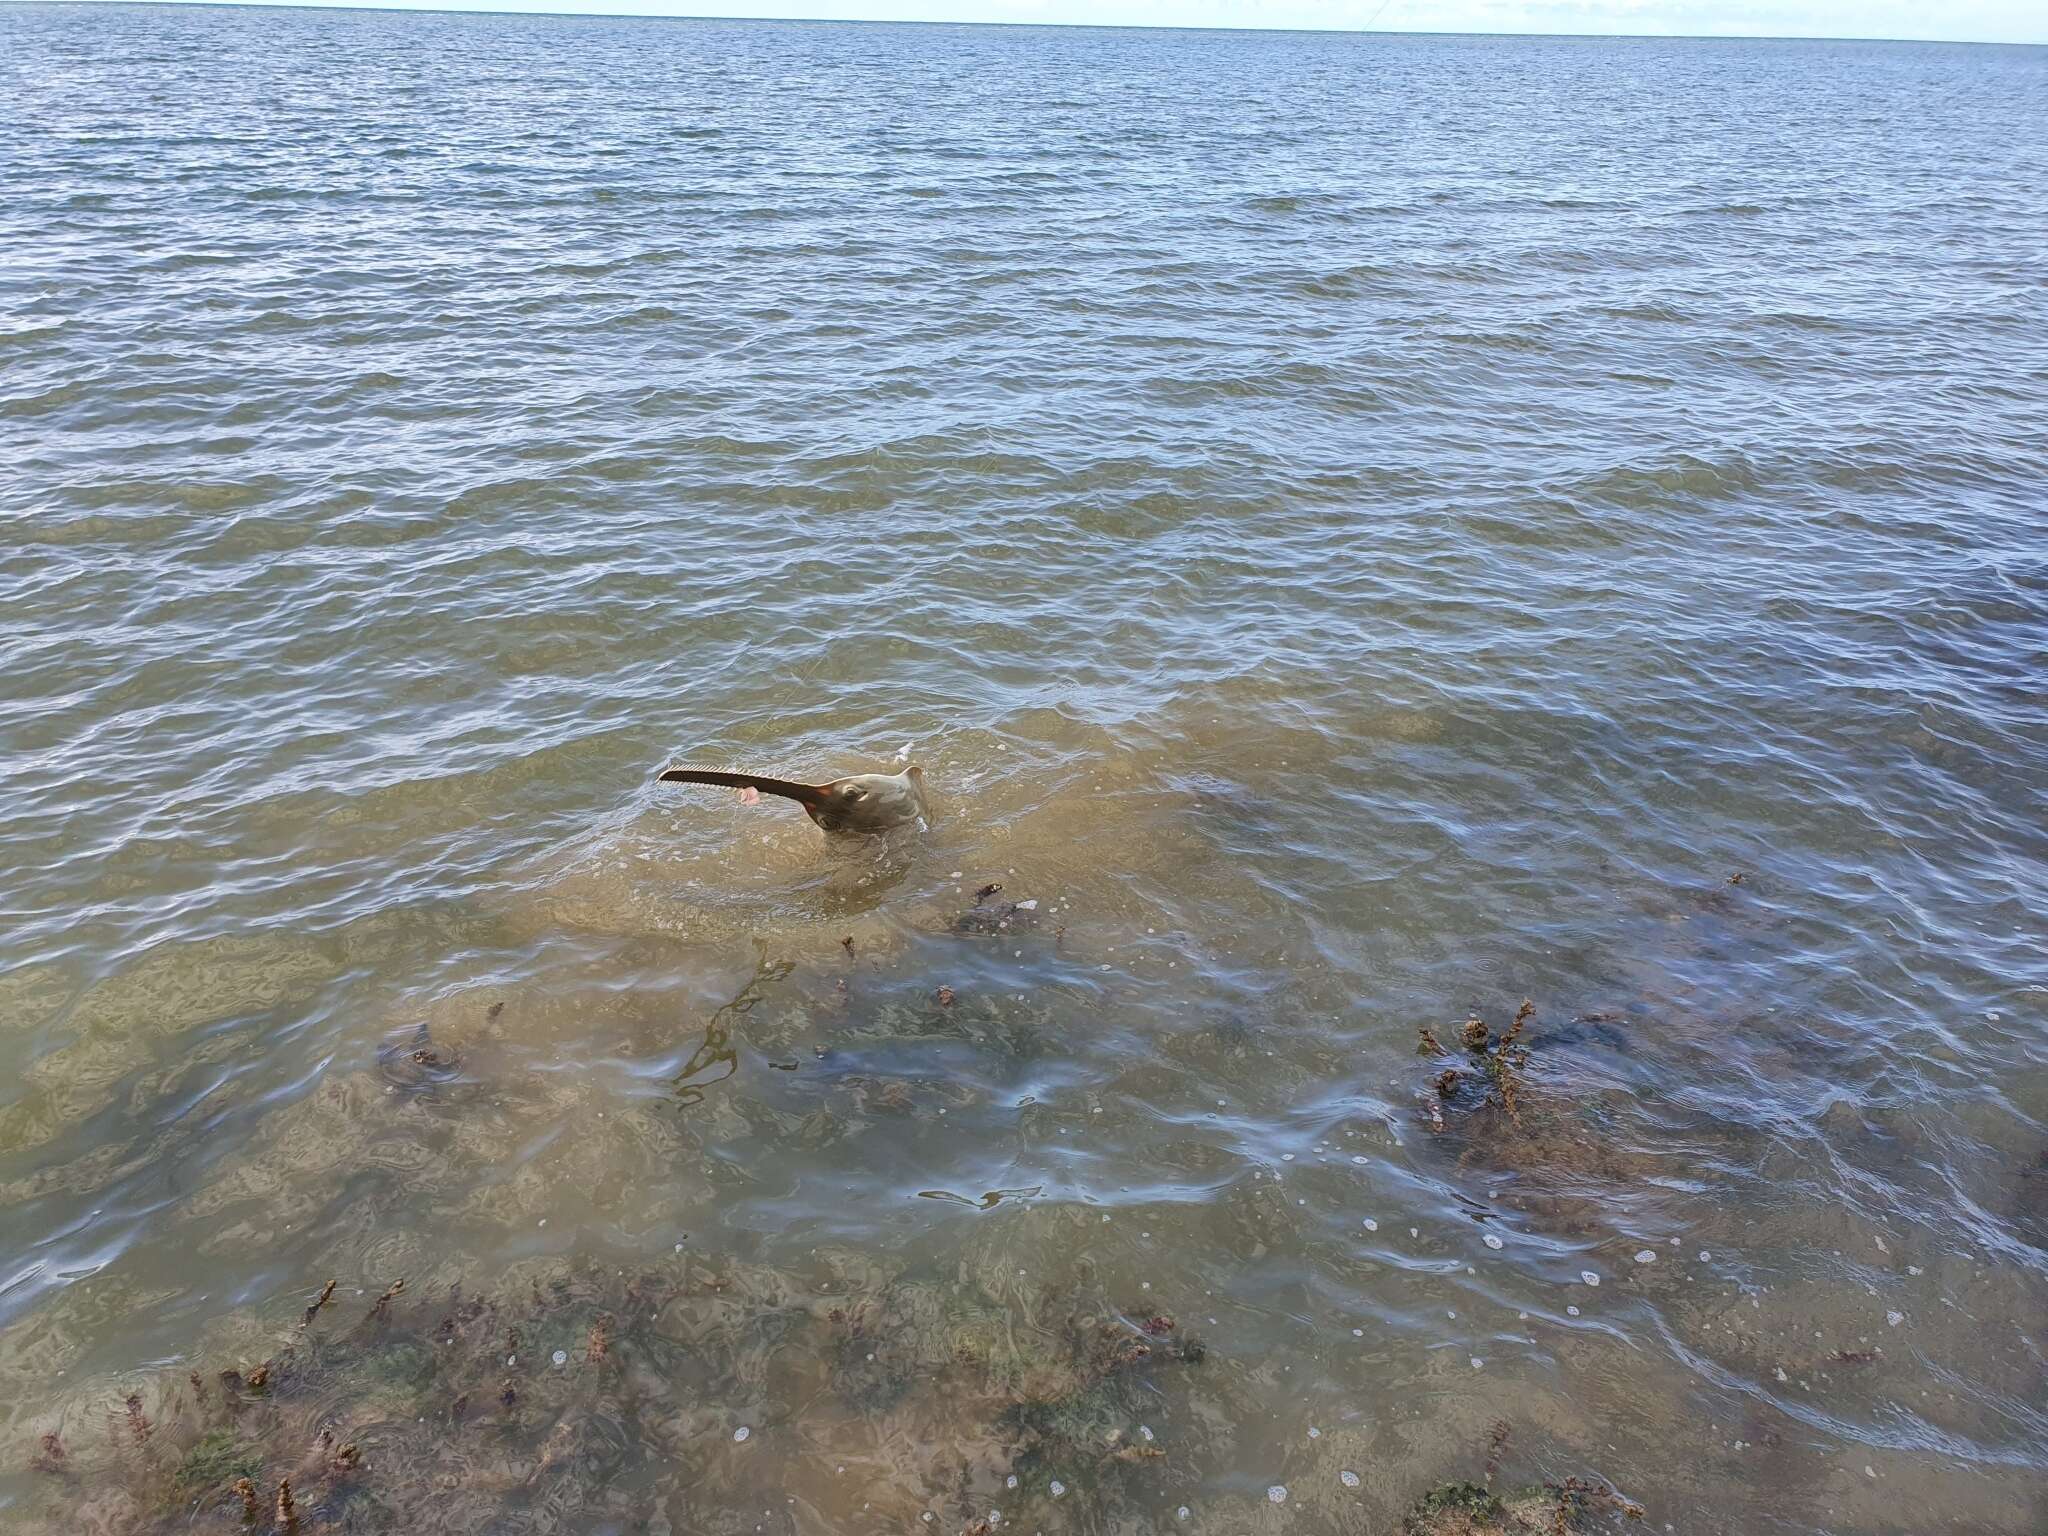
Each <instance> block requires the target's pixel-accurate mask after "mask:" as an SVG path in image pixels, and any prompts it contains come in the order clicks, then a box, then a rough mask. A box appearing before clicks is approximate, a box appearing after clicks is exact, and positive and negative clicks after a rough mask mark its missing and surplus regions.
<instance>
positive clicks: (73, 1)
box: [0, 0, 2048, 49]
mask: <svg viewBox="0 0 2048 1536" xmlns="http://www.w3.org/2000/svg"><path fill="white" fill-rule="evenodd" d="M38 8H53V9H75V10H91V9H96V8H101V9H149V10H232V11H249V10H263V11H370V12H382V13H387V14H393V15H408V16H520V17H543V18H546V17H553V18H560V19H563V20H582V21H680V22H755V23H762V24H767V25H776V26H849V27H946V28H973V27H999V28H1003V29H1005V30H1010V31H1042V32H1162V33H1165V32H1199V33H1215V34H1220V35H1225V36H1259V35H1266V36H1274V37H1401V38H1444V39H1450V38H1462V39H1471V40H1474V41H1480V40H1488V39H1510V38H1511V39H1528V40H1534V41H1548V42H1561V43H1562V42H1594V43H1627V42H1645V43H1688V42H1691V43H1851V44H1858V45H1869V46H1874V47H1889V46H1909V47H1956V48H2024V49H2043V48H2048V39H2043V40H2041V41H2018V40H2014V39H2010V38H1987V37H1852V36H1847V35H1844V34H1840V33H1822V32H1574V31H1558V32H1542V31H1525V32H1482V31H1457V30H1443V29H1439V28H1433V27H1402V26H1399V25H1388V26H1379V25H1366V26H1360V27H1284V26H1279V27H1235V26H1220V25H1210V24H1203V23H1200V22H1175V23H1166V22H1143V21H1129V22H1084V21H1012V20H999V19H987V20H973V21H967V20H957V19H942V18H934V17H924V16H764V15H758V14H741V13H738V12H719V11H653V10H648V11H618V10H603V9H596V8H584V7H576V6H559V5H535V6H528V7H518V6H514V7H507V6H504V5H494V4H485V5H461V4H455V5H449V4H436V5H393V4H382V3H378V0H289V3H288V0H0V10H30V9H38Z"/></svg>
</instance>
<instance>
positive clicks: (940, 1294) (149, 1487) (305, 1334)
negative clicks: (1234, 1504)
mask: <svg viewBox="0 0 2048 1536" xmlns="http://www.w3.org/2000/svg"><path fill="white" fill-rule="evenodd" d="M338 1289H339V1288H338V1287H337V1285H335V1284H333V1283H330V1284H329V1285H328V1286H326V1287H325V1288H324V1289H323V1290H322V1292H321V1293H320V1295H319V1296H318V1297H316V1298H313V1299H312V1300H310V1302H309V1304H308V1305H307V1306H306V1308H305V1310H304V1312H303V1314H302V1316H301V1317H300V1320H299V1322H298V1324H297V1326H296V1327H294V1328H292V1329H291V1330H289V1332H288V1333H286V1334H285V1335H283V1336H281V1337H280V1338H279V1339H278V1341H277V1345H276V1348H275V1350H274V1351H273V1352H272V1353H270V1354H269V1355H267V1356H266V1357H265V1358H263V1359H260V1360H240V1361H235V1362H231V1363H230V1362H219V1363H215V1364H214V1365H213V1366H212V1367H211V1368H210V1369H207V1370H191V1371H189V1372H186V1373H184V1374H183V1375H177V1374H166V1375H165V1376H164V1377H163V1378H162V1379H160V1380H155V1381H152V1382H149V1383H147V1384H145V1385H141V1386H138V1387H136V1388H135V1389H134V1390H132V1391H130V1392H129V1393H127V1394H126V1395H125V1396H124V1397H123V1398H121V1399H120V1400H119V1401H118V1402H116V1403H113V1404H109V1405H107V1407H106V1409H105V1413H104V1422H102V1423H94V1422H92V1421H91V1419H90V1418H88V1417H85V1416H83V1415H74V1416H73V1420H72V1421H71V1422H66V1423H63V1424H60V1425H58V1426H56V1427H53V1428H50V1429H48V1430H45V1431H44V1432H43V1433H42V1435H41V1439H40V1442H39V1449H38V1451H37V1453H36V1455H35V1458H34V1461H33V1467H34V1470H35V1471H36V1472H37V1473H39V1474H40V1477H39V1483H40V1489H41V1495H42V1497H41V1503H40V1506H39V1507H38V1508H36V1509H34V1510H32V1511H30V1512H29V1513H28V1521H27V1524H26V1525H25V1526H24V1527H23V1528H24V1529H25V1530H28V1531H37V1532H51V1533H55V1532H60V1531H61V1532H67V1533H69V1532H80V1533H108V1536H113V1533H134V1536H162V1533H169V1532H173V1531H179V1532H195V1531H196V1532H208V1531H217V1532H222V1533H226V1532H249V1531H266V1532H268V1531H275V1532H284V1533H292V1536H300V1533H303V1536H313V1533H316V1532H333V1533H342V1532H371V1531H415V1530H426V1529H436V1530H439V1529H447V1530H481V1529H485V1528H489V1529H492V1530H525V1529H534V1530H539V1529H581V1528H585V1525H586V1523H592V1522H597V1521H599V1520H608V1521H626V1522H629V1523H644V1522H646V1521H649V1520H653V1519H654V1518H656V1516H657V1515H661V1514H664V1513H665V1514H666V1517H667V1518H669V1519H670V1520H672V1521H675V1522H678V1523H677V1528H685V1527H687V1528H691V1529H699V1530H707V1531H719V1530H724V1529H726V1528H727V1527H728V1525H730V1526H731V1528H732V1529H735V1530H739V1529H750V1528H751V1523H752V1522H751V1521H749V1522H747V1523H746V1524H745V1525H744V1526H743V1525H742V1524H740V1523H739V1516H740V1515H741V1514H742V1513H744V1512H746V1511H748V1510H752V1511H754V1512H755V1513H754V1519H756V1520H757V1519H758V1518H759V1516H758V1510H759V1507H760V1501H761V1498H762V1496H763V1495H764V1494H765V1493H766V1492H768V1491H770V1490H772V1489H774V1488H776V1487H779V1486H780V1483H781V1477H780V1476H778V1475H775V1472H774V1470H773V1469H774V1468H775V1467H776V1465H777V1464H776V1463H775V1462H774V1461H773V1459H772V1458H770V1459H766V1460H763V1461H762V1462H761V1463H760V1465H761V1466H762V1468H763V1473H762V1476H763V1477H764V1478H765V1479H766V1481H765V1482H764V1483H763V1484H762V1485H760V1486H755V1487H752V1488H749V1487H748V1486H747V1485H746V1483H745V1481H744V1480H743V1479H735V1478H734V1476H733V1474H732V1473H731V1471H730V1469H729V1468H726V1467H723V1466H722V1464H721V1462H720V1458H721V1457H722V1456H723V1457H730V1456H731V1454H732V1452H733V1451H734V1450H735V1449H736V1448H737V1447H740V1446H744V1445H745V1444H746V1442H747V1441H748V1440H749V1439H753V1438H755V1437H756V1436H767V1435H771V1434H773V1433H774V1432H775V1431H776V1430H777V1428H778V1427H779V1425H780V1423H781V1422H784V1421H788V1422H795V1419H796V1405H799V1404H801V1405H803V1406H804V1413H803V1415H802V1423H803V1426H804V1432H803V1434H802V1437H801V1438H802V1439H803V1440H804V1442H805V1443H806V1459H807V1460H809V1459H818V1460H823V1459H831V1458H835V1457H836V1458H843V1461H842V1462H841V1464H839V1465H838V1469H837V1470H838V1472H839V1473H840V1474H842V1475H843V1474H845V1473H846V1472H847V1470H848V1468H847V1466H846V1465H845V1464H844V1463H845V1462H846V1461H852V1460H853V1459H854V1458H855V1457H856V1456H857V1455H863V1454H864V1453H866V1452H868V1451H870V1450H871V1449H872V1447H873V1446H874V1445H875V1444H877V1443H879V1444H882V1445H885V1446H886V1445H890V1444H892V1443H894V1444H897V1445H914V1446H915V1447H916V1449H915V1450H914V1451H912V1452H909V1453H905V1454H899V1455H897V1456H895V1457H894V1458H893V1460H891V1461H890V1462H889V1463H888V1464H886V1465H883V1464H877V1463H876V1462H875V1461H874V1458H873V1457H872V1456H871V1455H870V1456H868V1457H867V1459H866V1461H865V1462H864V1464H863V1465H861V1466H860V1467H858V1468H857V1469H856V1471H855V1478H854V1479H853V1480H852V1481H851V1482H850V1484H849V1486H851V1487H855V1488H857V1489H858V1492H859V1497H860V1499H861V1501H862V1503H861V1507H862V1508H863V1509H864V1510H869V1511H870V1512H872V1513H874V1514H876V1515H879V1516H881V1517H882V1518H883V1520H884V1521H885V1522H887V1521H890V1520H891V1519H892V1517H893V1520H894V1521H895V1522H898V1523H899V1528H908V1522H910V1521H913V1520H916V1521H919V1522H920V1528H923V1527H926V1526H932V1525H934V1524H935V1522H936V1521H937V1520H938V1519H939V1518H941V1517H939V1516H937V1515H935V1514H932V1513H931V1512H932V1511H934V1510H937V1509H948V1510H960V1511H972V1510H974V1509H987V1508H990V1507H992V1505H993V1503H994V1502H996V1501H1001V1500H1004V1499H1007V1500H1008V1501H1010V1502H1011V1503H1013V1504H1014V1503H1019V1502H1022V1501H1025V1500H1029V1499H1032V1498H1044V1497H1048V1496H1049V1497H1058V1496H1060V1495H1061V1494H1063V1493H1064V1492H1065V1491H1066V1490H1067V1489H1068V1488H1069V1487H1071V1488H1073V1489H1076V1490H1082V1489H1089V1488H1096V1489H1100V1488H1101V1487H1102V1486H1103V1485H1104V1484H1106V1483H1107V1482H1109V1481H1111V1480H1113V1479H1117V1478H1120V1477H1123V1476H1127V1475H1130V1474H1132V1473H1133V1472H1134V1471H1135V1470H1136V1469H1139V1468H1142V1467H1144V1466H1145V1465H1147V1464H1149V1463H1154V1462H1161V1461H1164V1460H1165V1459H1166V1458H1167V1457H1168V1456H1169V1455H1170V1454H1171V1448H1170V1447H1169V1446H1166V1445H1163V1444H1158V1443H1155V1439H1154V1436H1153V1434H1152V1432H1151V1431H1150V1430H1149V1429H1146V1428H1144V1427H1143V1426H1142V1425H1141V1422H1140V1416H1141V1413H1143V1412H1145V1411H1147V1409H1148V1404H1149V1411H1150V1412H1151V1413H1152V1414H1153V1415H1155V1416H1156V1415H1157V1413H1158V1411H1159V1393H1160V1392H1161V1391H1162V1390H1164V1389H1165V1388H1166V1386H1167V1384H1168V1383H1169V1381H1170V1379H1171V1376H1172V1374H1173V1373H1175V1372H1178V1371H1183V1370H1188V1369H1192V1368H1195V1367H1198V1366H1199V1365H1200V1364H1201V1363H1202V1361H1203V1360H1204V1359H1205V1358H1206V1356H1207V1352H1208V1351H1207V1346H1206V1345H1205V1344H1204V1343H1203V1342H1202V1341H1201V1340H1199V1339H1197V1338H1194V1337H1192V1336H1190V1335H1189V1334H1187V1333H1185V1332H1184V1331H1183V1330H1182V1329H1181V1328H1180V1326H1179V1325H1178V1323H1177V1322H1176V1321H1175V1320H1174V1319H1172V1318H1169V1317H1164V1316H1160V1315H1156V1314H1134V1315H1131V1316H1125V1315H1124V1314H1122V1313H1120V1312H1118V1311H1116V1310H1114V1309H1113V1308H1089V1307H1085V1306H1082V1305H1080V1304H1079V1303H1078V1302H1077V1300H1076V1299H1075V1298H1073V1297H1071V1296H1066V1295H1061V1294H1056V1293H1053V1292H1046V1293H1042V1294H1040V1295H1039V1296H1038V1297H1037V1298H1036V1299H1035V1301H1034V1302H1033V1303H1032V1304H1029V1305H1027V1306H1025V1307H1023V1308H1021V1309H1020V1307H1019V1305H1018V1304H1017V1302H1016V1300H1015V1298H1011V1299H1010V1300H1008V1301H1007V1302H1004V1301H998V1300H997V1299H995V1298H993V1297H990V1296H988V1295H986V1294H984V1293H982V1292H980V1291H979V1290H978V1288H977V1287H975V1286H974V1285H973V1284H972V1282H962V1281H961V1280H960V1279H959V1278H958V1277H948V1278H947V1280H946V1281H945V1282H944V1283H941V1282H940V1281H938V1280H937V1279H920V1278H914V1277H903V1276H898V1277H894V1278H891V1279H887V1280H881V1279H877V1278H875V1277H874V1276H872V1275H865V1276H864V1278H863V1279H862V1280H861V1282H860V1283H859V1284H858V1285H857V1286H854V1287H852V1288H847V1287H845V1286H842V1285H839V1284H838V1283H837V1282H836V1281H830V1280H828V1281H823V1282H821V1281H819V1280H818V1279H817V1278H816V1277H812V1278H811V1279H810V1280H808V1281H805V1280H800V1279H798V1278H797V1277H794V1276H791V1275H788V1274H785V1273H780V1272H776V1271H771V1270H766V1269H748V1268H746V1267H744V1266H740V1265H737V1264H730V1263H720V1262H706V1261H700V1260H695V1259H690V1260H684V1259H681V1258H679V1259H678V1260H677V1263H676V1265H675V1266H674V1267H673V1268H672V1269H657V1270H643V1271H639V1272H635V1273H631V1274H628V1273H625V1272H619V1271H605V1270H600V1269H596V1268H581V1269H557V1270H556V1271H554V1272H551V1273H549V1272H541V1271H538V1270H536V1271H533V1272H529V1273H526V1274H524V1275H521V1276H519V1277H517V1278H515V1279H514V1280H512V1281H511V1282H509V1283H508V1284H507V1285H506V1286H504V1287H503V1288H501V1289H500V1290H498V1291H497V1292H495V1293H493V1294H490V1295H465V1294H463V1293H462V1292H461V1291H460V1290H450V1291H445V1292H442V1293H439V1294H435V1295H431V1296H429V1295H425V1294H419V1293H418V1288H416V1287H411V1286H408V1285H407V1283H406V1282H405V1281H403V1280H396V1281H393V1282H392V1283H391V1284H390V1285H388V1286H387V1287H385V1288H384V1289H383V1290H382V1291H381V1292H380V1293H379V1294H377V1295H376V1296H374V1297H369V1296H367V1295H358V1296H354V1297H351V1298H350V1299H349V1301H348V1304H347V1310H346V1311H345V1312H344V1311H343V1306H342V1303H341V1302H340V1300H339V1299H338V1297H337V1291H338ZM337 1316H338V1318H339V1320H338V1321H336V1319H337ZM756 1443H757V1444H759V1443H760V1442H759V1441H758V1440H757V1441H756ZM781 1470H783V1471H787V1470H788V1468H787V1466H786V1464H784V1465H783V1466H782V1469H781ZM778 1502H779V1501H778ZM926 1517H929V1518H926ZM944 1518H947V1519H949V1520H950V1519H951V1518H952V1517H951V1516H950V1515H948V1516H946V1517H944ZM961 1518H962V1520H963V1521H965V1520H966V1519H967V1517H966V1516H965V1515H963V1516H962V1517H961ZM969 1523H971V1522H969Z"/></svg>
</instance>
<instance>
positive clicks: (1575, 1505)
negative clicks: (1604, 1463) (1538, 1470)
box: [1401, 1477, 1643, 1536]
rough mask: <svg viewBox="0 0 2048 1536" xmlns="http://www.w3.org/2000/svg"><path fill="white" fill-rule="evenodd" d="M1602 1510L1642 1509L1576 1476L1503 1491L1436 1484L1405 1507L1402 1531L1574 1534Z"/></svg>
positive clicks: (1463, 1535) (1482, 1535)
mask: <svg viewBox="0 0 2048 1536" xmlns="http://www.w3.org/2000/svg"><path fill="white" fill-rule="evenodd" d="M1602 1513H1614V1514H1621V1515H1625V1516H1627V1517H1628V1518H1629V1519H1631V1520H1640V1519H1641V1518H1642V1517H1643V1508H1642V1506H1641V1505H1640V1504H1637V1503H1635V1502H1634V1501H1632V1500H1630V1499H1625V1498H1623V1497H1622V1496H1621V1495H1620V1494H1618V1493H1616V1492H1615V1491H1614V1490H1613V1489H1612V1488H1610V1487H1608V1486H1607V1485H1606V1484H1605V1483H1595V1482H1589V1481H1587V1480H1586V1479H1584V1478H1578V1477H1568V1478H1566V1479H1565V1480H1564V1481H1563V1482H1561V1483H1544V1484H1541V1485H1539V1486H1536V1487H1530V1488H1522V1489H1518V1490H1516V1491H1515V1492H1513V1493H1509V1494H1505V1495H1503V1494H1497V1493H1495V1492H1493V1490H1492V1489H1490V1488H1486V1487H1484V1486H1482V1485H1481V1484H1478V1483H1462V1482H1459V1483H1439V1484H1438V1485H1437V1486H1436V1487H1434V1488H1432V1489H1430V1490H1429V1492H1427V1493H1425V1494H1424V1495H1423V1496H1422V1497H1421V1498H1419V1499H1417V1500H1416V1501H1415V1502H1414V1503H1413V1504H1412V1505H1410V1506H1409V1508H1408V1513H1407V1514H1406V1515H1404V1516H1403V1517H1402V1519H1401V1536H1574V1533H1576V1532H1581V1531H1586V1530H1588V1529H1590V1526H1589V1524H1588V1522H1589V1521H1590V1520H1591V1519H1592V1518H1593V1517H1595V1516H1597V1515H1600V1514H1602Z"/></svg>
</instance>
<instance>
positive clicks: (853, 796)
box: [844, 784, 867, 800]
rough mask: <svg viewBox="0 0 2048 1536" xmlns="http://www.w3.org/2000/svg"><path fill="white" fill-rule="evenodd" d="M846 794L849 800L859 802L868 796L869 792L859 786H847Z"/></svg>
mask: <svg viewBox="0 0 2048 1536" xmlns="http://www.w3.org/2000/svg"><path fill="white" fill-rule="evenodd" d="M844 793H845V795H846V798H847V799H849V800H858V799H860V798H861V797H862V796H864V795H866V794H867V791H866V790H864V789H862V788H861V787H860V786H859V785H858V784H849V785H847V786H846V789H845V791H844Z"/></svg>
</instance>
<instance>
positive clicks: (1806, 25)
mask: <svg viewBox="0 0 2048 1536" xmlns="http://www.w3.org/2000/svg"><path fill="white" fill-rule="evenodd" d="M298 3H308V0H298ZM311 3H315V4H319V3H330V4H350V3H355V0H311ZM365 3H370V4H375V5H378V6H382V7H386V8H394V9H422V10H483V11H541V12H579V11H581V12H593V13H598V14H603V15H614V16H616V15H649V16H759V17H804V18H817V19H821V20H838V21H1000V22H1035V23H1080V24H1092V25H1097V26H1104V25H1108V26H1169V27H1274V28H1311V29H1318V30H1332V31H1382V32H1537V33H1592V34H1636V35H1647V36H1699V37H1730V36H1736V37H1844V38H1927V39H1934V40H1941V41H1955V42H2002V43H2048V0H694V3H693V0H420V3H418V4H417V5H414V4H411V3H409V0H365Z"/></svg>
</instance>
